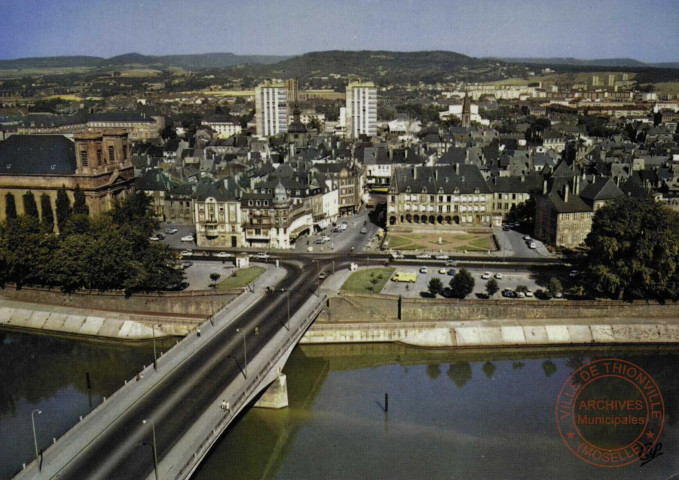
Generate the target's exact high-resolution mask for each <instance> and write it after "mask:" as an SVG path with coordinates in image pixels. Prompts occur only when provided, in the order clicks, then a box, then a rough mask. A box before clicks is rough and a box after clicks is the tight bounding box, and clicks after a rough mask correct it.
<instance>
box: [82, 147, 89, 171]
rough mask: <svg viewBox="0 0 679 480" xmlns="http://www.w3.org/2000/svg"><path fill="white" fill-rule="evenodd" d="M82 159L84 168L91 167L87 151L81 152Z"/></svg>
mask: <svg viewBox="0 0 679 480" xmlns="http://www.w3.org/2000/svg"><path fill="white" fill-rule="evenodd" d="M80 159H81V160H82V166H83V167H89V165H90V161H89V160H88V159H87V150H82V151H81V152H80Z"/></svg>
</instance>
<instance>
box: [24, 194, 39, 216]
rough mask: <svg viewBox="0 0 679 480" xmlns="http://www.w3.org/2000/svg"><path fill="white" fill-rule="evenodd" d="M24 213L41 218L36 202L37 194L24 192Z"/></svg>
mask: <svg viewBox="0 0 679 480" xmlns="http://www.w3.org/2000/svg"><path fill="white" fill-rule="evenodd" d="M23 198H24V213H25V214H26V215H28V216H29V217H33V218H40V214H39V213H38V205H37V204H36V203H35V195H33V192H31V191H28V192H26V193H24V195H23Z"/></svg>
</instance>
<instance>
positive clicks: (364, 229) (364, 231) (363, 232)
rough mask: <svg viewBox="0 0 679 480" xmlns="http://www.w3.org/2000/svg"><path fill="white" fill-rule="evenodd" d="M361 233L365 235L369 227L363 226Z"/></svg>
mask: <svg viewBox="0 0 679 480" xmlns="http://www.w3.org/2000/svg"><path fill="white" fill-rule="evenodd" d="M361 233H362V234H364V235H365V234H366V233H368V229H367V228H365V227H363V228H362V229H361Z"/></svg>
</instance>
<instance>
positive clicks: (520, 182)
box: [488, 173, 543, 193]
mask: <svg viewBox="0 0 679 480" xmlns="http://www.w3.org/2000/svg"><path fill="white" fill-rule="evenodd" d="M542 180H543V178H542V175H541V174H539V173H534V174H531V175H522V176H520V177H517V176H512V177H493V178H492V179H491V180H490V181H489V182H488V186H490V188H491V190H493V192H497V193H531V192H534V191H542Z"/></svg>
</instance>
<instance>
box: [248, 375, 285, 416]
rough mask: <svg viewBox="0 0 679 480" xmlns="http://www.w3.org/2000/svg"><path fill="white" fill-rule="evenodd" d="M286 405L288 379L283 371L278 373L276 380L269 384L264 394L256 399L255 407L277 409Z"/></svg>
mask: <svg viewBox="0 0 679 480" xmlns="http://www.w3.org/2000/svg"><path fill="white" fill-rule="evenodd" d="M287 406H288V379H287V377H286V376H285V374H284V373H279V374H278V377H276V380H274V381H273V383H272V384H271V385H269V387H268V388H267V389H266V391H265V392H264V394H263V395H262V396H261V397H260V398H259V400H257V403H255V407H259V408H275V409H279V408H285V407H287Z"/></svg>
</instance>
